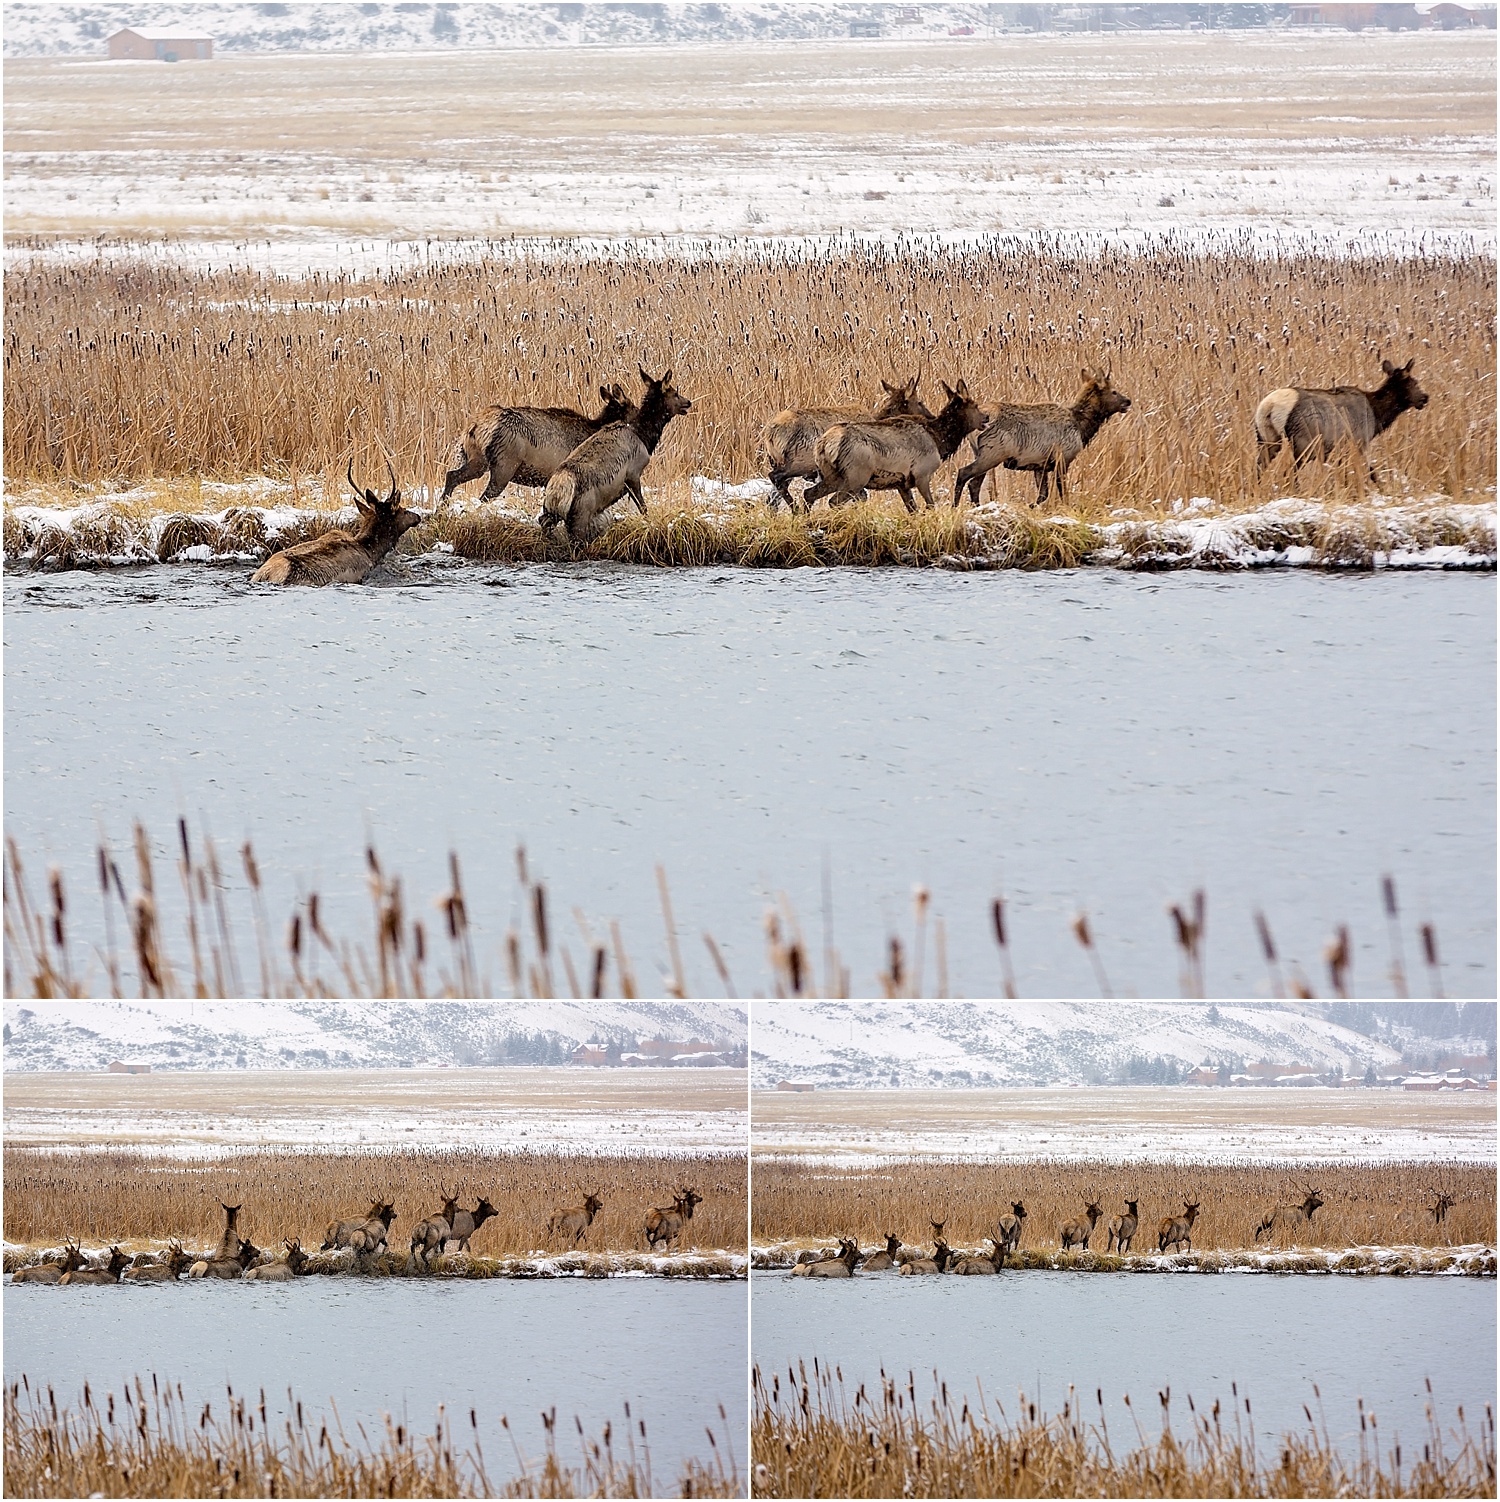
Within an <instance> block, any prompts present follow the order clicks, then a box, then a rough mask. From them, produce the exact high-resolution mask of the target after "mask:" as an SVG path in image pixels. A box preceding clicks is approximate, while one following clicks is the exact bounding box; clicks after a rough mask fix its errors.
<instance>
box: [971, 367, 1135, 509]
mask: <svg viewBox="0 0 1500 1502" xmlns="http://www.w3.org/2000/svg"><path fill="white" fill-rule="evenodd" d="M1129 410H1130V398H1129V397H1128V396H1126V395H1125V394H1124V393H1123V392H1119V391H1116V390H1115V388H1114V386H1113V385H1111V383H1110V376H1109V373H1108V372H1107V371H1106V372H1105V373H1103V374H1099V373H1097V372H1094V371H1090V370H1085V371H1084V372H1083V386H1082V388H1081V389H1080V390H1079V393H1078V395H1077V396H1076V397H1074V399H1073V405H1072V406H1071V407H1064V406H1061V405H1059V404H1058V403H1056V402H1036V403H1030V404H1028V403H1025V402H1001V403H1000V404H999V406H997V407H992V408H990V409H989V410H988V411H987V412H986V414H985V415H986V416H987V418H988V419H989V420H988V422H987V423H986V424H985V426H984V431H983V432H981V433H980V435H979V437H978V438H976V439H975V440H974V457H973V459H972V460H971V461H970V462H969V463H968V464H966V465H964V467H963V468H962V469H960V470H959V472H958V480H957V482H956V483H955V484H954V487H953V504H954V505H955V506H956V505H958V503H959V502H960V501H961V500H962V499H963V494H964V489H965V487H967V488H968V490H969V492H970V497H969V498H970V500H971V501H972V502H977V501H978V500H979V488H980V486H981V485H983V483H984V477H985V476H986V475H987V474H988V473H989V472H990V471H991V470H992V469H995V468H996V467H999V468H1002V469H1023V470H1029V471H1031V472H1032V473H1033V474H1035V475H1036V504H1037V505H1038V506H1040V505H1041V504H1042V502H1043V501H1045V500H1046V499H1047V482H1048V480H1049V479H1055V480H1056V482H1057V499H1058V501H1059V502H1061V501H1062V499H1063V480H1064V477H1065V476H1066V475H1067V473H1068V466H1069V465H1070V464H1072V463H1073V461H1074V460H1075V459H1077V457H1078V456H1079V455H1080V454H1081V453H1082V452H1083V451H1084V449H1086V448H1087V447H1088V446H1089V444H1090V443H1092V442H1093V439H1094V435H1095V434H1096V433H1098V431H1099V429H1100V428H1102V427H1103V426H1104V424H1105V423H1106V422H1108V421H1109V419H1110V418H1111V417H1113V416H1115V414H1116V413H1119V412H1128V411H1129Z"/></svg>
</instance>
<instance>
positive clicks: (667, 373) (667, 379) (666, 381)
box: [661, 365, 672, 386]
mask: <svg viewBox="0 0 1500 1502" xmlns="http://www.w3.org/2000/svg"><path fill="white" fill-rule="evenodd" d="M661 384H662V385H663V386H670V385H671V384H672V367H671V366H670V365H669V366H668V367H667V368H666V369H665V370H664V371H662V373H661Z"/></svg>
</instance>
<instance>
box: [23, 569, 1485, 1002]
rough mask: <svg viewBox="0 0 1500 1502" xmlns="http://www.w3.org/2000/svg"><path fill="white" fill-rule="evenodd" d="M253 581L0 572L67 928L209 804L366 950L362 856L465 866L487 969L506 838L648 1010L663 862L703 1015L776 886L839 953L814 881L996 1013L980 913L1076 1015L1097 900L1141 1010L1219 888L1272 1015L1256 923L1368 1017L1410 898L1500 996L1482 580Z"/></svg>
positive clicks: (33, 812)
mask: <svg viewBox="0 0 1500 1502" xmlns="http://www.w3.org/2000/svg"><path fill="white" fill-rule="evenodd" d="M246 572H247V571H246V570H243V569H239V570H234V571H225V570H219V569H211V568H204V567H195V568H167V567H160V568H153V569H150V570H143V571H140V572H130V571H125V572H111V573H70V574H60V575H40V574H27V573H25V572H24V571H15V570H12V571H10V572H9V573H8V575H7V577H6V580H5V824H6V830H7V832H8V833H10V834H12V835H14V836H15V838H16V839H17V840H18V842H19V844H20V847H21V850H22V852H23V854H24V855H26V856H27V857H29V859H30V863H31V866H32V869H33V870H34V871H39V870H40V868H41V867H42V866H43V865H44V864H45V863H47V862H51V861H55V862H57V863H59V864H60V865H61V866H62V867H63V869H64V871H65V872H66V874H67V876H68V879H69V884H70V890H71V891H72V893H73V902H72V912H73V922H74V925H75V930H74V931H75V934H76V935H78V936H82V937H88V938H90V939H97V938H98V937H99V936H100V934H101V932H102V928H101V922H100V919H99V917H98V912H99V904H98V899H97V896H95V895H94V894H95V893H96V891H97V883H96V878H95V875H94V872H95V866H94V854H93V852H94V847H95V842H96V839H97V836H98V833H99V830H100V828H101V827H102V828H103V829H105V830H106V831H107V832H108V833H109V835H110V836H111V838H112V839H113V840H114V841H115V842H116V844H119V843H121V842H123V841H124V839H125V838H126V837H127V836H128V832H129V823H130V820H131V819H132V818H133V817H136V816H139V817H141V818H142V819H143V820H144V821H145V823H146V825H147V827H148V829H150V830H151V832H152V833H153V835H154V837H155V838H156V839H157V840H158V841H160V842H161V848H162V852H163V855H164V857H165V858H168V859H169V860H175V838H174V831H175V824H176V820H177V818H178V816H179V815H180V814H186V815H187V816H188V817H189V819H190V820H191V821H192V822H193V824H194V826H195V827H197V825H198V821H199V820H200V819H201V820H202V821H203V823H204V824H206V826H207V827H208V828H209V829H210V830H211V831H212V833H213V834H214V835H215V836H216V837H217V839H218V840H219V841H220V842H221V845H223V846H227V847H229V848H230V849H233V848H235V847H237V846H238V844H239V843H240V841H241V840H243V839H245V838H247V837H248V838H250V839H252V840H253V841H254V843H255V846H256V850H257V852H258V854H259V857H260V862H261V865H262V868H263V870H264V871H265V872H266V875H267V879H268V883H269V886H270V891H269V893H268V904H269V910H270V912H271V913H272V914H273V915H274V922H275V924H276V926H277V928H278V930H279V926H280V924H281V922H282V921H283V920H284V917H285V916H286V915H287V914H288V913H289V912H290V909H291V905H292V902H293V900H294V897H295V895H296V893H297V892H298V891H303V892H305V891H307V890H310V889H314V888H315V889H317V890H318V891H320V892H321V893H322V894H323V896H324V898H325V900H326V901H327V902H328V903H329V904H330V907H331V912H332V918H333V922H334V924H335V926H336V927H337V928H340V929H341V930H342V931H344V932H351V933H355V934H358V935H364V934H367V933H369V932H370V922H369V916H368V900H367V897H366V893H365V887H364V862H363V850H364V844H365V840H366V837H367V834H369V835H373V837H374V839H375V841H376V843H377V845H378V847H379V849H380V851H381V853H382V856H383V858H384V860H385V863H386V865H387V867H388V868H390V869H393V870H396V871H399V872H400V873H402V875H403V876H404V877H405V878H406V882H407V890H408V892H409V893H411V894H412V895H413V896H414V897H418V898H420V902H421V905H423V906H425V903H426V900H427V898H428V897H430V896H434V895H436V894H437V893H439V892H441V891H442V890H443V889H444V886H445V883H446V859H447V852H448V850H449V849H450V848H456V849H457V850H458V852H459V853H460V855H461V856H462V859H463V862H464V871H465V876H466V883H467V886H468V890H469V898H470V903H469V906H470V911H471V913H472V915H473V917H474V920H475V922H476V924H477V926H478V929H479V933H480V939H481V944H480V948H481V952H482V954H483V956H484V959H485V966H486V969H487V970H488V972H489V974H490V976H491V977H492V979H493V980H494V982H495V983H496V984H498V983H500V981H501V980H502V979H503V976H504V974H505V971H504V966H503V964H502V962H501V960H500V958H499V955H500V942H501V938H502V936H503V933H504V929H505V927H506V925H507V923H508V922H510V921H514V920H516V919H518V918H519V917H520V913H519V908H518V905H517V901H516V896H515V893H516V887H515V880H514V871H515V862H514V850H515V846H516V844H517V842H518V841H521V842H524V843H525V845H526V847H527V849H528V851H529V853H530V856H531V860H532V866H533V869H534V870H535V871H538V872H539V873H540V874H541V875H542V876H543V877H544V878H545V879H546V881H547V882H548V885H549V890H550V892H551V894H552V897H553V901H554V904H556V905H557V907H556V908H555V910H556V911H559V912H561V913H563V914H566V913H568V912H570V911H571V909H572V908H573V906H574V905H578V906H581V907H582V908H583V909H584V910H585V911H586V912H587V913H588V914H589V915H590V917H591V918H599V917H609V916H617V917H619V918H620V919H621V920H622V928H623V932H624V935H625V941H626V945H627V948H628V949H629V950H630V952H631V955H632V958H633V960H634V963H635V965H636V968H637V970H638V971H639V972H641V979H642V983H643V984H644V985H646V986H653V985H654V984H655V983H656V982H655V976H656V975H657V974H661V973H665V971H666V966H667V953H666V945H665V942H664V938H663V927H662V921H661V915H660V907H659V903H658V896H657V890H656V883H655V877H654V868H655V866H656V864H657V863H658V862H660V863H661V864H663V865H664V866H665V867H666V870H667V873H668V875H669V877H670V879H671V882H672V890H673V901H674V906H675V909H676V916H677V921H678V924H679V926H680V929H681V931H682V933H683V936H684V950H685V956H686V962H687V967H688V976H689V981H690V983H691V984H692V985H693V986H695V987H696V988H699V989H701V990H706V991H710V992H712V991H714V990H716V989H717V980H716V977H715V973H714V971H713V969H712V966H711V964H710V961H709V958H708V955H707V952H706V950H705V949H704V947H703V946H702V944H701V942H700V939H699V935H700V933H701V932H702V931H703V930H708V931H709V932H711V933H712V934H713V935H714V936H715V937H716V938H717V939H718V941H719V942H720V944H721V945H722V946H723V947H724V950H725V953H726V956H727V958H728V962H729V965H730V969H731V972H732V974H733V976H734V978H735V982H736V984H737V985H738V987H739V988H740V990H741V991H749V990H752V989H757V988H761V987H764V986H765V985H766V984H767V976H766V970H765V964H764V952H763V938H762V930H761V916H762V913H763V911H764V907H765V905H766V903H767V902H768V901H769V900H771V899H772V898H774V896H775V894H776V893H778V892H783V891H784V892H785V893H787V895H788V896H789V898H790V900H791V902H792V904H793V906H794V907H795V909H796V911H797V913H798V915H799V917H800V919H801V922H802V924H803V927H804V930H805V933H806V937H807V939H808V941H809V946H810V948H811V950H812V951H813V953H814V954H815V956H819V957H820V956H821V954H822V948H823V941H824V900H823V881H822V872H823V866H824V862H825V860H826V863H827V869H828V876H829V888H830V890H831V894H832V909H831V929H832V941H833V943H834V944H835V945H836V946H837V947H838V949H839V951H840V953H841V954H842V956H843V958H844V960H845V962H846V963H848V964H849V965H850V966H851V969H852V982H853V985H854V987H855V988H856V990H858V991H869V990H871V989H873V988H874V986H875V976H876V973H877V971H878V970H879V968H880V967H881V966H882V965H883V964H884V962H885V954H886V950H885V940H886V936H887V935H888V934H889V933H890V932H891V931H893V930H894V929H895V928H897V927H899V928H900V929H901V930H902V931H904V932H905V933H906V934H907V941H908V952H910V944H911V927H912V918H911V892H912V886H913V883H918V882H920V883H925V884H926V885H927V886H928V887H929V888H930V889H931V890H932V893H933V900H934V907H935V911H936V912H937V913H938V914H940V915H942V916H943V917H944V919H945V925H946V939H947V961H948V971H949V980H950V985H951V986H952V987H953V988H954V989H955V990H957V991H960V992H963V993H967V994H969V995H975V994H987V993H992V992H993V991H994V990H995V989H996V988H997V987H998V985H999V976H1000V971H999V968H998V963H997V953H996V950H995V947H994V943H993V940H992V938H991V933H990V925H989V918H988V906H989V902H990V899H991V897H992V896H993V895H994V894H996V893H997V892H1004V893H1006V894H1007V895H1008V897H1009V899H1010V902H1011V908H1010V927H1011V935H1012V947H1013V952H1014V956H1015V962H1016V968H1017V973H1018V980H1019V984H1020V988H1021V991H1022V994H1030V995H1074V994H1083V995H1088V994H1092V993H1093V991H1094V989H1095V981H1094V976H1093V972H1092V970H1091V968H1090V966H1089V964H1088V961H1087V958H1086V956H1085V955H1084V954H1083V953H1082V951H1080V949H1079V947H1078V945H1077V943H1076V942H1075V940H1074V939H1073V937H1072V935H1071V932H1070V930H1069V926H1068V925H1069V922H1070V920H1071V918H1072V915H1073V913H1074V912H1075V911H1076V910H1077V908H1078V907H1079V906H1083V907H1085V908H1087V910H1088V911H1089V913H1090V914H1091V917H1092V923H1093V929H1094V933H1095V935H1096V938H1097V942H1098V946H1099V953H1100V956H1101V958H1102V960H1103V962H1104V966H1105V969H1106V971H1107V974H1108V977H1109V980H1110V982H1111V983H1112V984H1113V986H1114V987H1115V988H1116V989H1117V990H1120V991H1132V990H1133V991H1135V992H1137V993H1139V994H1147V995H1150V994H1175V993H1176V990H1177V986H1178V972H1177V964H1176V954H1175V949H1174V947H1173V942H1172V937H1171V933H1170V930H1169V927H1168V922H1167V919H1166V917H1165V914H1164V907H1165V905H1166V904H1167V903H1169V902H1173V901H1181V900H1183V899H1184V898H1186V897H1187V895H1188V894H1189V893H1190V892H1191V891H1192V890H1193V888H1194V887H1196V886H1199V885H1202V886H1204V887H1205V888H1206V889H1207V892H1208V899H1209V909H1208V914H1209V921H1208V967H1207V971H1208V984H1209V987H1210V989H1211V990H1213V991H1215V992H1217V993H1219V994H1250V995H1253V994H1257V993H1259V994H1265V993H1266V990H1267V985H1268V983H1267V979H1266V972H1265V969H1264V966H1263V964H1262V962H1261V959H1260V955H1259V950H1258V946H1257V944H1256V941H1255V934H1254V929H1253V927H1252V913H1253V911H1254V910H1255V908H1257V907H1263V908H1264V909H1265V911H1266V913H1267V915H1268V917H1269V919H1270V921H1271V925H1272V928H1273V931H1274V932H1275V935H1276V937H1277V940H1278V943H1279V945H1280V947H1281V949H1282V951H1283V954H1284V955H1291V956H1293V957H1295V958H1297V959H1299V960H1300V962H1301V964H1302V966H1303V968H1304V970H1305V971H1306V972H1307V973H1308V974H1309V976H1310V978H1312V979H1314V980H1315V981H1316V982H1317V983H1318V984H1319V986H1320V988H1321V987H1322V985H1323V984H1324V983H1325V982H1324V978H1323V976H1322V973H1321V961H1320V958H1319V956H1320V954H1321V950H1322V947H1323V945H1324V944H1325V943H1326V941H1327V940H1328V938H1329V936H1330V935H1331V934H1332V932H1333V930H1334V928H1335V926H1336V925H1337V924H1338V923H1340V922H1348V923H1350V925H1351V926H1352V930H1353V938H1354V941H1355V956H1354V980H1355V984H1356V986H1357V987H1360V988H1362V989H1365V990H1370V991H1374V992H1377V993H1379V992H1384V991H1385V989H1386V985H1387V982H1386V975H1385V972H1386V967H1387V958H1386V938H1385V927H1384V919H1383V915H1382V912H1381V908H1380V904H1379V880H1380V877H1381V875H1382V874H1383V873H1385V872H1390V873H1392V874H1393V875H1394V876H1395V877H1396V879H1397V883H1398V887H1399V890H1400V893H1401V895H1402V898H1403V901H1404V903H1405V907H1406V912H1407V916H1408V925H1407V938H1406V944H1407V953H1406V959H1407V966H1408V969H1409V970H1412V971H1417V970H1419V969H1420V967H1419V965H1418V964H1417V956H1416V946H1415V937H1414V930H1415V926H1416V924H1417V923H1418V922H1420V921H1423V920H1426V919H1431V920H1432V921H1434V922H1435V923H1436V925H1437V929H1438V934H1439V939H1440V943H1441V946H1442V951H1443V956H1444V960H1445V963H1446V966H1447V969H1446V975H1445V979H1446V984H1447V987H1448V990H1449V994H1461V995H1468V996H1473V995H1493V994H1494V989H1495V985H1496V968H1495V905H1496V890H1495V764H1496V736H1495V712H1496V704H1495V681H1496V680H1495V674H1496V662H1495V579H1494V577H1493V576H1492V575H1489V576H1482V577H1470V576H1455V575H1422V576H1411V575H1404V576H1401V577H1397V576H1394V575H1389V574H1387V575H1376V576H1373V577H1371V576H1360V577H1335V576H1328V575H1321V574H1308V573H1301V572H1299V573H1289V574H1275V575H1266V574H1262V575H1256V576H1251V577H1243V576H1238V577H1220V576H1213V575H1203V574H1192V575H1189V574H1172V575H1143V574H1131V573H1122V572H1119V571H1114V570H1099V571H1090V570H1085V571H1074V572H1070V573H1057V574H1024V573H1014V572H1011V573H994V574H973V575H955V574H948V573H942V572H927V571H920V572H919V571H916V570H880V571H859V570H849V569H843V570H796V571H787V572H773V571H766V572H755V571H749V570H744V571H730V570H714V569H704V570H660V571H657V570H645V569H632V568H624V567H609V566H588V567H578V568H551V567H531V568H510V567H488V566H479V565H461V564H450V565H447V566H431V565H427V566H412V567H410V568H408V569H407V571H406V572H405V574H404V575H403V576H400V577H397V578H394V579H390V580H388V581H387V582H386V583H385V584H383V585H382V586H380V587H367V588H335V589H329V590H323V591H313V590H308V591H287V592H275V591H253V590H251V589H250V588H248V586H247V585H246V583H245V582H244V580H245V574H246ZM167 869H168V871H169V872H170V870H171V866H170V865H169V866H168V868H167ZM570 934H571V925H570ZM181 947H182V948H185V945H182V946H181ZM933 952H934V951H933V943H932V940H931V938H930V937H929V940H928V943H927V962H926V972H927V973H926V985H927V986H928V987H929V988H930V987H931V986H932V984H933V982H934V978H935V977H934V962H933Z"/></svg>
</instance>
